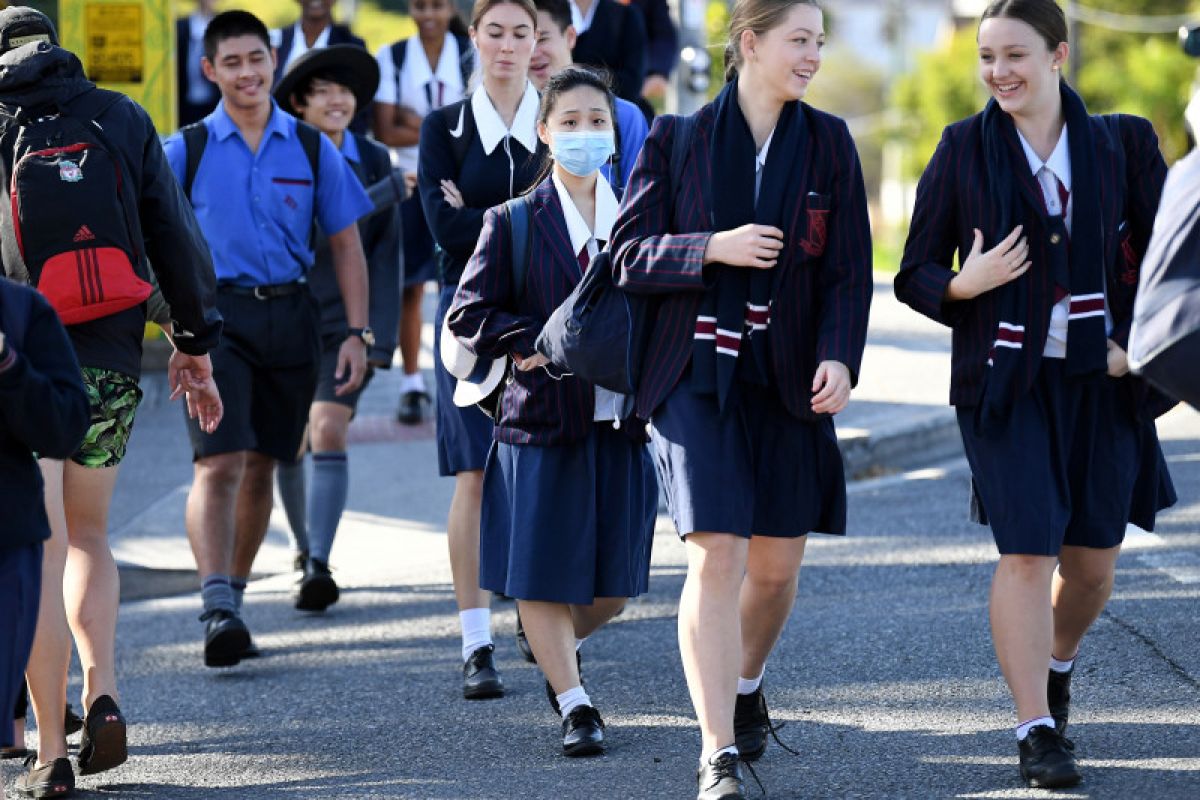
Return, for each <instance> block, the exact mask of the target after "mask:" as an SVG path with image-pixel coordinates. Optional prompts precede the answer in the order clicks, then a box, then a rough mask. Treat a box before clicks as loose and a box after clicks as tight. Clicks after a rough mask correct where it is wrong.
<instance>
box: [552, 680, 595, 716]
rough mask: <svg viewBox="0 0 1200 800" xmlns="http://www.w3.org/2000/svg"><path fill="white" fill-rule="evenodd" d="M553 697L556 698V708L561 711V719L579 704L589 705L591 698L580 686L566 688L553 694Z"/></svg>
mask: <svg viewBox="0 0 1200 800" xmlns="http://www.w3.org/2000/svg"><path fill="white" fill-rule="evenodd" d="M554 699H556V700H558V708H559V710H560V711H561V712H562V716H563V719H566V718H567V715H568V714H570V713H571V712H572V711H574V710H575V709H577V708H579V707H580V706H590V705H591V704H592V699H591V698H590V697H588V693H587V692H586V691H584V689H583V687H582V686H576V687H575V688H574V689H567V690H566V691H565V692H563V693H562V694H557V695H555V696H554Z"/></svg>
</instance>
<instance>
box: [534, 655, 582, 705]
mask: <svg viewBox="0 0 1200 800" xmlns="http://www.w3.org/2000/svg"><path fill="white" fill-rule="evenodd" d="M575 668H576V671H577V672H578V673H579V685H580V686H583V654H582V653H580V652H579V651H578V650H576V651H575ZM544 683H545V684H546V699H547V700H549V701H550V707H551V708H553V709H554V716H556V717H561V716H562V709H561V708H559V706H558V695H557V694H555V693H554V687H553V686H551V685H550V681H544Z"/></svg>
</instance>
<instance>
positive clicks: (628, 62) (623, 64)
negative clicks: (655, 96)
mask: <svg viewBox="0 0 1200 800" xmlns="http://www.w3.org/2000/svg"><path fill="white" fill-rule="evenodd" d="M596 2H600V0H596ZM613 4H614V5H616V8H615V9H613V11H614V12H618V13H621V14H624V16H625V19H624V24H623V25H622V26H621V38H620V41H617V42H610V43H608V46H609V47H611V48H613V49H614V51H615V52H616V53H617V57H618V59H619V62H618V63H614V64H613V65H612V69H613V87H614V89H615V90H616V93H617V94H618V95H620V96H621V97H624V98H625V99H626V100H636V99H637V98H639V97H641V95H642V83H643V82H644V81H645V80H646V49H647V41H646V22H645V20H644V19H643V17H642V12H641V11H638V10H637V9H636V8H630V7H628V6H622V5H618V4H617V3H616V0H613Z"/></svg>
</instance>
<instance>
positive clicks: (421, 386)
mask: <svg viewBox="0 0 1200 800" xmlns="http://www.w3.org/2000/svg"><path fill="white" fill-rule="evenodd" d="M424 391H425V376H424V375H423V374H422V373H420V372H414V373H413V374H412V375H404V376H401V378H400V394H404V393H405V392H424Z"/></svg>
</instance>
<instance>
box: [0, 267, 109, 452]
mask: <svg viewBox="0 0 1200 800" xmlns="http://www.w3.org/2000/svg"><path fill="white" fill-rule="evenodd" d="M7 290H8V291H12V289H11V287H10V288H8V289H7ZM30 302H31V303H32V309H31V312H30V315H29V321H28V324H27V326H26V330H25V333H24V335H23V337H22V338H23V340H24V341H23V346H22V349H21V351H20V352H18V351H17V350H16V348H15V347H14V346H12V345H11V344H10V342H9V339H8V337H7V336H5V335H4V332H3V331H0V427H3V428H5V429H6V430H7V431H8V433H9V434H10V435H12V436H14V437H15V438H16V439H17V440H18V441H20V442H21V443H22V444H24V445H25V446H26V447H28V448H29V450H30V451H31V452H35V453H37V454H38V455H39V456H41V457H44V458H56V459H64V458H67V457H69V456H70V455H71V454H72V453H74V452H75V450H76V448H78V446H79V443H80V441H82V440H83V437H84V434H86V433H87V429H88V425H89V424H90V421H91V412H90V411H89V408H88V399H87V392H86V391H85V390H84V388H83V380H82V378H81V377H80V372H79V361H78V360H77V359H76V358H75V349H74V348H73V347H72V346H71V342H70V340H69V339H68V338H67V332H66V331H65V330H64V329H63V326H62V324H61V323H60V322H59V321H58V317H57V315H56V314H55V313H54V311H53V310H52V309H51V308H50V306H49V305H48V304H47V303H46V302H45V301H44V300H42V299H41V298H40V297H35V298H33V299H32V300H31V301H30Z"/></svg>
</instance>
